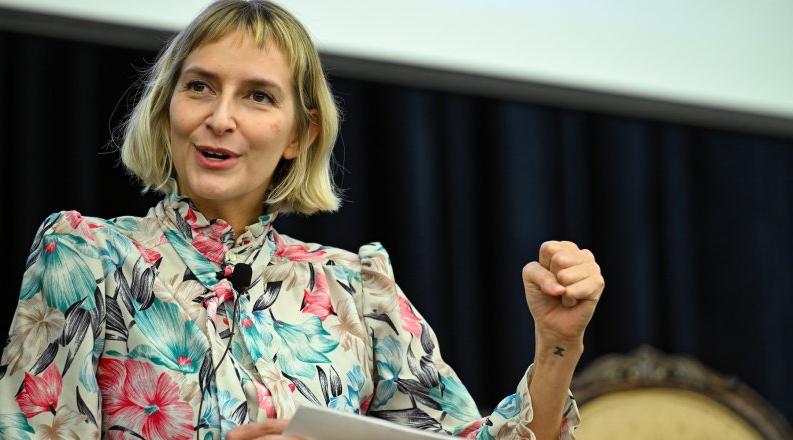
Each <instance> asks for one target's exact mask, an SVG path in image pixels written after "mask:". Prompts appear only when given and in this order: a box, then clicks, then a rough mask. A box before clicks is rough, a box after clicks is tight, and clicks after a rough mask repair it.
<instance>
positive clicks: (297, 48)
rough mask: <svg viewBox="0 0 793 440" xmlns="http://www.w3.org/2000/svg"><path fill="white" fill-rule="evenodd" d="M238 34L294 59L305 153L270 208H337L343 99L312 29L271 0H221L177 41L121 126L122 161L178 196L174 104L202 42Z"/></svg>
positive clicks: (283, 166) (271, 192) (278, 173)
mask: <svg viewBox="0 0 793 440" xmlns="http://www.w3.org/2000/svg"><path fill="white" fill-rule="evenodd" d="M235 30H242V31H247V32H249V33H250V35H251V36H253V38H254V39H255V40H256V43H257V44H258V45H259V47H261V48H264V47H265V45H266V44H270V43H274V44H275V45H276V46H277V47H278V48H279V49H281V50H282V51H284V53H285V54H286V55H287V58H288V59H289V62H290V67H291V71H292V84H293V92H294V96H295V98H296V99H295V107H296V108H295V127H296V130H297V133H298V140H299V146H300V147H299V148H300V151H299V153H298V155H297V157H296V158H294V159H292V160H284V159H282V160H281V162H280V163H279V164H278V166H277V167H276V169H275V172H274V173H273V178H272V181H271V183H270V188H269V189H268V191H267V194H266V195H265V200H263V203H264V204H266V205H268V210H269V211H280V212H297V213H303V214H313V213H315V212H317V211H335V210H337V209H338V207H339V196H338V192H337V189H336V187H335V186H334V184H333V176H332V171H331V166H330V162H331V157H332V151H333V145H334V143H335V142H336V136H337V134H338V129H339V111H338V109H337V107H336V102H335V101H334V99H333V95H332V94H331V91H330V87H329V86H328V83H327V81H326V79H325V75H324V73H323V71H322V65H321V63H320V60H319V54H318V53H317V50H316V48H315V47H314V44H313V43H312V41H311V38H310V37H309V35H308V32H306V29H305V28H304V27H303V25H302V24H300V22H299V21H297V19H296V18H295V17H294V16H293V15H292V14H290V13H289V12H287V11H286V10H284V9H283V8H281V7H280V6H277V5H275V4H273V3H271V2H269V1H265V0H249V1H245V0H219V1H216V2H214V3H212V4H211V5H209V6H208V7H207V8H206V9H204V10H203V11H202V12H201V13H200V14H199V15H198V16H197V17H196V18H195V19H194V20H193V22H192V23H190V24H189V25H188V26H187V27H186V28H185V29H184V30H182V31H181V32H179V33H178V34H177V35H176V36H175V37H173V39H172V40H171V41H170V42H169V43H168V45H167V46H166V47H165V48H164V49H163V50H162V51H161V52H160V55H159V57H158V58H157V61H156V62H155V64H154V65H153V66H152V67H151V68H150V69H148V71H147V72H146V74H145V76H144V81H145V82H144V84H143V91H142V96H141V99H140V100H139V101H138V103H137V104H136V105H135V107H134V109H133V110H132V112H131V113H130V115H129V118H128V119H127V121H126V123H125V124H124V125H123V126H122V127H121V130H122V131H123V141H122V142H121V147H120V150H121V161H122V163H123V164H124V166H125V167H126V168H127V169H128V170H129V172H131V173H132V174H134V175H135V176H136V177H137V178H138V179H140V181H141V182H142V184H143V186H144V188H143V191H144V192H147V191H150V190H154V191H158V192H162V193H171V192H174V191H176V185H175V180H174V179H173V178H172V177H174V175H175V169H174V167H173V160H172V158H171V146H170V120H169V107H170V101H171V96H172V94H173V91H174V89H175V87H176V84H177V81H178V79H179V75H180V73H181V69H182V64H183V62H184V60H185V58H187V56H188V55H189V54H190V53H191V52H192V51H193V50H194V49H195V48H197V47H199V46H200V45H201V44H204V43H209V42H213V41H217V40H218V39H220V38H222V37H223V36H224V35H226V34H227V33H230V32H233V31H235ZM312 113H313V115H312ZM310 124H317V125H318V128H319V130H318V133H317V136H316V138H315V139H314V142H313V143H311V144H310V145H309V144H308V143H309V125H310Z"/></svg>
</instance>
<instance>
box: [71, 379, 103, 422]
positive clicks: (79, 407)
mask: <svg viewBox="0 0 793 440" xmlns="http://www.w3.org/2000/svg"><path fill="white" fill-rule="evenodd" d="M75 389H76V390H77V410H78V411H80V414H82V415H84V416H85V418H87V419H88V421H89V422H91V423H93V424H94V426H97V427H98V425H97V424H96V417H94V414H93V413H92V412H91V410H90V409H88V405H86V404H85V402H84V401H83V397H82V396H80V387H75Z"/></svg>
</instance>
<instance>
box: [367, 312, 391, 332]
mask: <svg viewBox="0 0 793 440" xmlns="http://www.w3.org/2000/svg"><path fill="white" fill-rule="evenodd" d="M363 316H364V317H366V318H371V319H376V320H378V321H383V322H385V323H386V324H388V326H389V327H391V329H392V330H394V333H396V334H399V330H397V328H396V326H395V325H394V323H393V322H392V321H391V318H390V317H389V316H388V315H386V314H385V313H379V314H378V313H367V314H365V315H363Z"/></svg>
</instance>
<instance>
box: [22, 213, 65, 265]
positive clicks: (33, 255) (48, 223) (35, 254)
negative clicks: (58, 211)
mask: <svg viewBox="0 0 793 440" xmlns="http://www.w3.org/2000/svg"><path fill="white" fill-rule="evenodd" d="M59 218H60V215H51V216H49V217H47V219H46V220H44V223H43V224H42V225H41V227H40V228H39V230H38V231H37V232H36V236H35V237H33V244H32V245H31V246H30V253H29V256H28V260H27V262H26V263H25V270H28V269H29V268H30V266H32V265H33V264H35V263H36V261H38V260H39V256H40V255H41V253H40V252H39V247H40V246H41V241H42V240H43V239H44V234H45V233H46V232H47V231H48V230H49V229H50V228H51V227H52V225H53V224H55V221H56V220H57V219H59Z"/></svg>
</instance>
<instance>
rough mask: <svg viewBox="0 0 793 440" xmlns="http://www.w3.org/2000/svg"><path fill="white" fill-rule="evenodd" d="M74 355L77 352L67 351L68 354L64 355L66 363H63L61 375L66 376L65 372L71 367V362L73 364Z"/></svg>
mask: <svg viewBox="0 0 793 440" xmlns="http://www.w3.org/2000/svg"><path fill="white" fill-rule="evenodd" d="M76 354H77V352H76V351H72V350H69V352H68V353H66V362H64V363H63V371H61V375H64V374H66V372H67V371H68V370H69V367H71V366H72V362H74V356H75V355H76Z"/></svg>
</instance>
